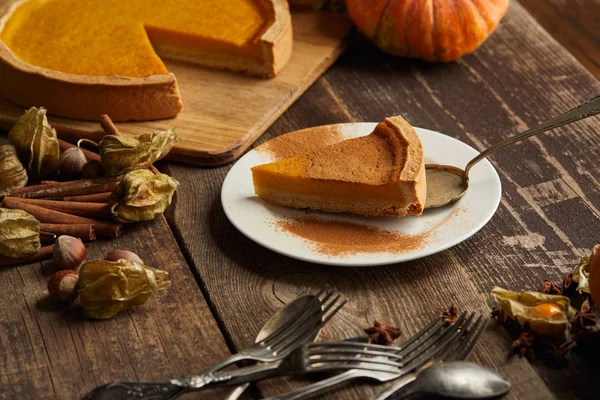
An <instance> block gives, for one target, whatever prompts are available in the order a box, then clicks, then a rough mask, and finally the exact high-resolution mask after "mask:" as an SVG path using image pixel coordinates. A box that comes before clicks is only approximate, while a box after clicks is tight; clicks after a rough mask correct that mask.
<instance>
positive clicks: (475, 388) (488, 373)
mask: <svg viewBox="0 0 600 400" xmlns="http://www.w3.org/2000/svg"><path fill="white" fill-rule="evenodd" d="M509 390H510V382H509V381H508V380H507V379H506V377H504V375H502V374H500V373H498V372H496V371H493V370H491V369H489V368H486V367H484V366H482V365H478V364H475V363H471V362H466V361H454V362H449V363H446V362H444V363H437V364H433V365H431V366H430V367H428V368H425V369H424V370H423V371H421V372H420V373H419V374H418V375H417V379H415V380H414V381H412V382H411V383H410V384H408V385H407V386H405V387H404V388H403V389H402V390H400V391H398V392H395V394H393V395H392V396H391V397H389V398H390V399H393V400H402V399H407V398H409V397H410V396H412V395H414V394H427V395H436V396H439V397H443V398H446V399H479V400H482V399H496V398H499V397H501V396H504V395H505V394H507V393H508V391H509Z"/></svg>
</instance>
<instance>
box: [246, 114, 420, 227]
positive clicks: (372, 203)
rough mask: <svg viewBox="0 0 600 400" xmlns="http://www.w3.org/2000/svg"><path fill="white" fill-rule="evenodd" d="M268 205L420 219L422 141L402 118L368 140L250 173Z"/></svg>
mask: <svg viewBox="0 0 600 400" xmlns="http://www.w3.org/2000/svg"><path fill="white" fill-rule="evenodd" d="M252 178H253V182H254V190H255V192H256V194H257V195H258V196H260V197H261V198H262V199H263V200H264V201H266V202H267V203H271V204H275V205H280V206H286V207H294V208H302V209H309V210H320V211H327V212H347V213H353V214H361V215H367V216H378V215H393V216H398V217H400V216H405V215H408V214H415V215H421V213H422V212H423V208H424V205H425V195H426V183H425V162H424V159H423V148H422V146H421V141H420V139H419V136H418V135H417V133H416V132H415V131H414V129H413V128H412V127H411V126H410V124H409V123H408V122H406V121H405V120H404V119H403V118H402V117H400V116H397V117H391V118H386V119H385V120H384V121H383V122H381V123H379V124H378V125H377V127H376V128H375V130H374V131H373V132H372V133H371V134H369V135H368V136H363V137H358V138H354V139H349V140H345V141H342V142H339V143H336V144H332V145H329V146H326V147H324V148H321V149H320V150H317V151H315V152H312V153H310V154H304V155H299V156H296V157H292V158H287V159H283V160H279V161H275V162H272V163H270V164H263V165H258V166H256V167H253V168H252Z"/></svg>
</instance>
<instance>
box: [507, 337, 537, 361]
mask: <svg viewBox="0 0 600 400" xmlns="http://www.w3.org/2000/svg"><path fill="white" fill-rule="evenodd" d="M534 341H535V335H534V334H533V333H531V332H521V334H520V335H519V337H518V338H517V340H515V341H514V342H513V343H512V344H511V345H510V348H511V350H512V351H513V352H514V353H517V354H518V355H519V357H527V358H528V359H532V358H533V349H532V346H533V342H534Z"/></svg>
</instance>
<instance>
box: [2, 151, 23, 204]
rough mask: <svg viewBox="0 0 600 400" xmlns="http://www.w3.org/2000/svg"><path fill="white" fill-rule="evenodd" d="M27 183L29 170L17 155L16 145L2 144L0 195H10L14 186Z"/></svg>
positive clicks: (17, 186) (18, 186)
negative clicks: (26, 169)
mask: <svg viewBox="0 0 600 400" xmlns="http://www.w3.org/2000/svg"><path fill="white" fill-rule="evenodd" d="M26 184H27V171H25V168H24V167H23V164H21V161H19V157H17V151H16V150H15V148H14V146H12V145H10V144H5V145H1V146H0V197H2V196H8V195H9V194H10V190H11V189H13V188H20V187H23V186H25V185H26Z"/></svg>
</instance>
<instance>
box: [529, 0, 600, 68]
mask: <svg viewBox="0 0 600 400" xmlns="http://www.w3.org/2000/svg"><path fill="white" fill-rule="evenodd" d="M519 2H520V3H521V4H522V5H523V6H524V7H525V8H526V9H527V11H529V12H530V13H531V15H532V16H533V17H534V18H535V19H536V20H537V21H538V22H539V23H540V24H541V25H542V26H543V27H544V29H546V30H547V31H548V32H549V33H550V34H551V35H552V37H554V39H556V40H557V41H558V42H559V43H560V44H561V45H562V46H564V47H565V48H567V49H568V50H569V52H570V53H571V54H573V56H574V57H575V58H576V59H577V60H578V61H579V62H580V63H581V64H582V65H583V66H584V67H586V68H587V69H588V70H589V71H590V72H591V73H592V74H594V75H595V76H596V78H599V79H600V52H598V49H599V48H600V2H598V1H597V0H546V1H539V0H519Z"/></svg>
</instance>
